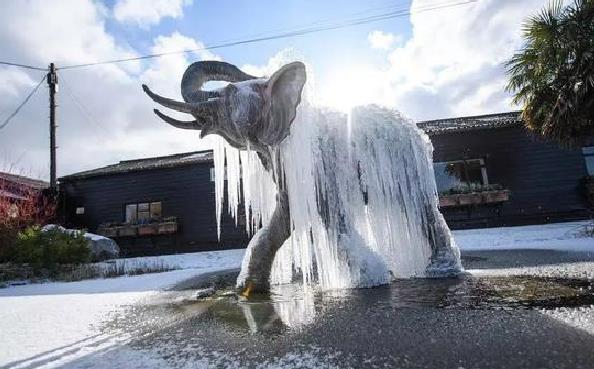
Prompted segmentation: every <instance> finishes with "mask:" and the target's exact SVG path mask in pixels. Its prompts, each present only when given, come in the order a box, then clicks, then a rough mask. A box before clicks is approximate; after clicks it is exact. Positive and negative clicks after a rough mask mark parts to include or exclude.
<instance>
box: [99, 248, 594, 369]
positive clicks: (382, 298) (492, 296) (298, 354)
mask: <svg viewBox="0 0 594 369" xmlns="http://www.w3.org/2000/svg"><path fill="white" fill-rule="evenodd" d="M463 257H464V264H465V267H466V268H467V269H486V268H517V267H520V266H522V265H527V266H531V267H550V266H551V265H553V266H554V265H558V264H560V263H566V264H567V263H569V264H571V263H574V262H584V261H594V255H591V254H583V253H560V252H553V251H551V252H549V251H501V252H499V251H498V252H469V253H464V254H463ZM185 287H190V286H185ZM591 287H592V284H591V282H585V281H568V280H554V279H553V280H551V279H542V280H540V279H538V278H517V279H514V278H507V279H506V278H503V279H502V278H498V279H497V278H496V279H489V278H488V277H480V278H478V279H477V278H475V277H466V278H459V279H451V280H430V281H424V282H412V283H411V282H402V283H395V284H393V285H391V286H383V287H378V288H373V289H364V290H353V291H346V292H340V293H334V294H305V295H303V294H300V293H298V292H295V291H287V290H278V291H277V294H276V295H275V296H273V298H272V300H269V299H263V300H262V301H258V300H253V301H250V302H238V301H236V300H235V299H233V298H231V297H220V298H219V299H213V300H207V301H195V300H192V299H191V298H189V299H183V298H180V297H179V296H178V295H175V294H176V293H179V294H182V293H185V294H186V295H185V296H188V295H187V292H170V294H171V297H172V301H173V300H176V301H177V302H163V303H155V304H148V305H146V306H138V307H135V308H134V309H133V310H131V311H129V312H128V314H127V315H126V316H124V317H120V319H118V320H117V324H115V325H114V327H115V328H114V327H111V328H110V327H106V329H117V326H118V325H119V326H120V328H121V327H122V326H130V327H132V326H133V327H136V328H138V329H139V332H141V331H142V333H139V334H137V336H138V338H136V339H133V340H132V341H131V342H129V343H128V347H129V348H131V349H133V350H141V351H142V350H147V351H150V352H152V353H155V354H157V355H159V356H160V357H162V358H164V359H165V360H167V362H168V363H169V365H171V366H172V367H194V364H195V366H196V367H220V368H226V367H254V368H256V367H291V368H300V367H312V368H314V367H338V368H466V369H469V368H556V369H560V368H594V335H591V334H589V333H588V332H587V331H585V330H583V329H580V328H578V327H575V326H570V325H568V324H566V323H563V322H561V321H560V320H557V319H555V318H553V317H551V316H549V315H547V314H544V313H542V311H541V310H542V309H552V308H554V307H559V306H571V307H572V308H577V309H579V306H581V305H583V306H594V291H592V289H591ZM588 288H590V290H588ZM576 291H577V292H576ZM584 291H586V292H584ZM175 296H177V297H175ZM165 301H167V300H165ZM593 311H594V310H592V309H590V310H584V314H592V312H593ZM147 322H148V323H147Z"/></svg>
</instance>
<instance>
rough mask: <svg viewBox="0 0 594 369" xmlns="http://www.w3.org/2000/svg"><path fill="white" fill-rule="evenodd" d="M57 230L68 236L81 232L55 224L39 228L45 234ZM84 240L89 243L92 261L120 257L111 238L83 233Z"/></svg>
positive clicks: (117, 248)
mask: <svg viewBox="0 0 594 369" xmlns="http://www.w3.org/2000/svg"><path fill="white" fill-rule="evenodd" d="M56 228H57V229H58V230H60V231H62V232H65V233H68V234H78V233H80V232H82V231H81V230H78V229H66V228H64V227H62V226H59V225H56V224H48V225H45V226H43V228H41V230H42V231H44V232H46V231H49V230H50V229H56ZM83 237H84V238H86V239H87V240H88V241H89V248H90V249H91V258H92V259H93V260H106V259H114V258H117V257H118V256H120V247H119V246H118V244H117V243H116V242H115V241H114V240H112V239H111V238H107V237H103V236H99V235H97V234H93V233H84V235H83Z"/></svg>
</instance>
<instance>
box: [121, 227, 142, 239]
mask: <svg viewBox="0 0 594 369" xmlns="http://www.w3.org/2000/svg"><path fill="white" fill-rule="evenodd" d="M137 230H138V229H137V227H136V226H121V227H118V237H134V236H136V234H137Z"/></svg>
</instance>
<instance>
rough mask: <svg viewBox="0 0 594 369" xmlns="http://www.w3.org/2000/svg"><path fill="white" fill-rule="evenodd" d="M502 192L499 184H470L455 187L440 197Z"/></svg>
mask: <svg viewBox="0 0 594 369" xmlns="http://www.w3.org/2000/svg"><path fill="white" fill-rule="evenodd" d="M500 190H503V187H502V186H501V185H499V184H487V185H483V184H476V183H470V184H466V185H460V186H456V187H454V188H451V189H449V190H447V191H444V192H442V193H440V195H458V194H465V193H473V192H485V191H500Z"/></svg>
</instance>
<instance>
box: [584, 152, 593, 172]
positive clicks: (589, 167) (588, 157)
mask: <svg viewBox="0 0 594 369" xmlns="http://www.w3.org/2000/svg"><path fill="white" fill-rule="evenodd" d="M582 154H584V161H585V162H586V171H587V172H588V175H590V176H594V146H587V147H582Z"/></svg>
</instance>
